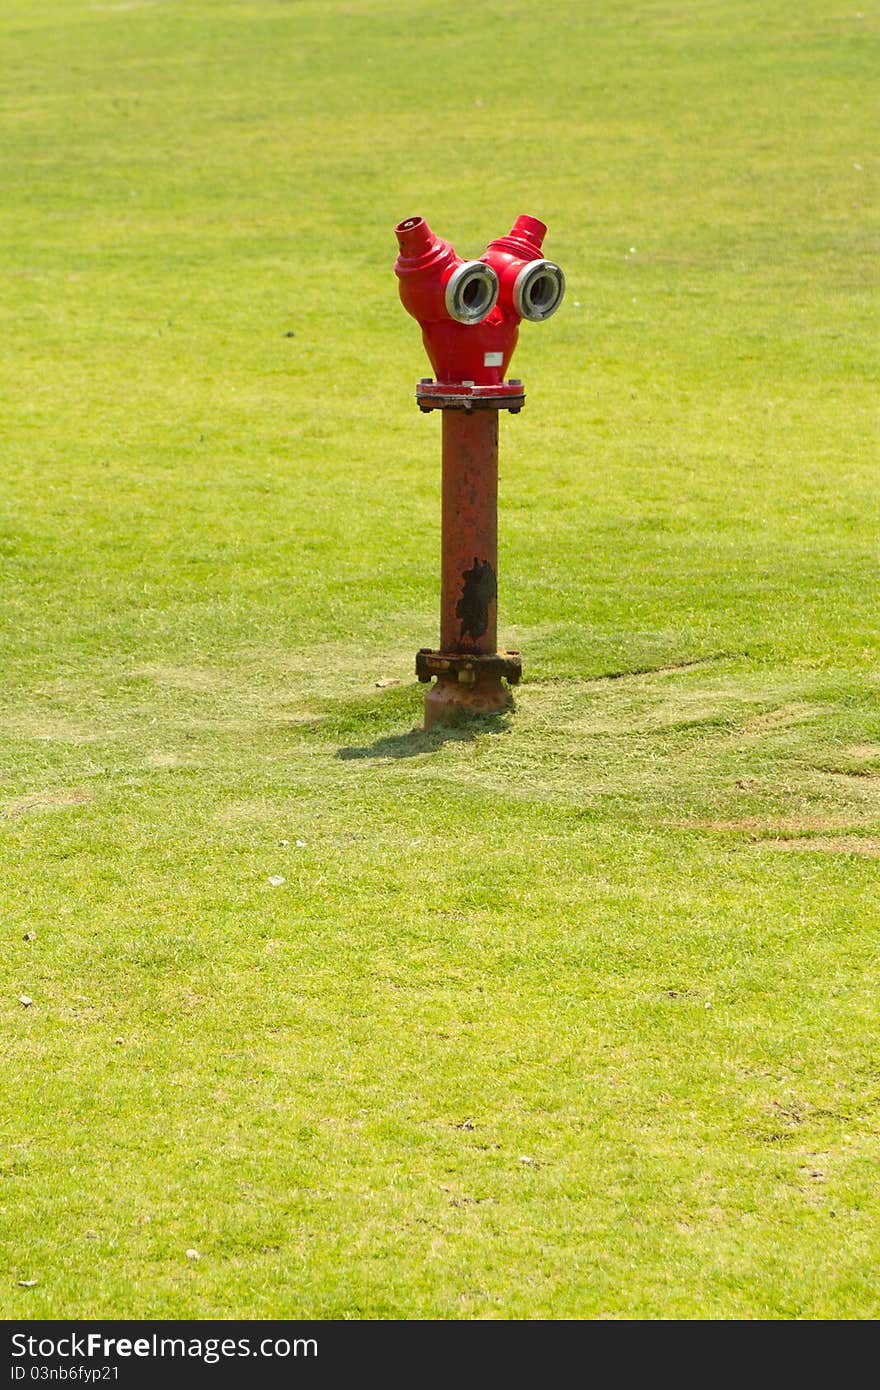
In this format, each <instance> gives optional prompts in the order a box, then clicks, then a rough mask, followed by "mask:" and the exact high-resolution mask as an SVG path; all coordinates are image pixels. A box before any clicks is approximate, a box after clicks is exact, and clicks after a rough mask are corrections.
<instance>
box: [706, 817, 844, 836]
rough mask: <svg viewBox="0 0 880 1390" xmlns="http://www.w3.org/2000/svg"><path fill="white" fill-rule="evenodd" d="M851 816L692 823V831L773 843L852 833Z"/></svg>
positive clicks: (768, 818) (742, 819)
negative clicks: (825, 832)
mask: <svg viewBox="0 0 880 1390" xmlns="http://www.w3.org/2000/svg"><path fill="white" fill-rule="evenodd" d="M852 823H853V817H852V816H851V815H850V816H740V817H739V818H738V819H736V820H697V821H689V822H688V826H689V828H690V829H691V830H721V831H733V832H735V833H736V834H739V835H749V836H751V838H752V839H771V838H779V837H784V836H790V837H796V836H801V835H809V834H811V833H812V832H813V831H817V830H848V829H849V828H850V827H851V826H852Z"/></svg>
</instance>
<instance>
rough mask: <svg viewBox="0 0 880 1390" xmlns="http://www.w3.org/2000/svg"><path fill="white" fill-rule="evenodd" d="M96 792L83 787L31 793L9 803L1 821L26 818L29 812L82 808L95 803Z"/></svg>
mask: <svg viewBox="0 0 880 1390" xmlns="http://www.w3.org/2000/svg"><path fill="white" fill-rule="evenodd" d="M94 797H95V794H94V792H90V791H86V790H85V789H84V788H82V787H69V788H66V789H65V788H62V789H60V790H56V791H46V792H31V794H30V795H29V796H21V797H19V798H18V799H17V800H16V801H7V803H6V805H5V806H4V807H3V809H2V810H0V820H8V819H9V818H10V817H11V816H25V815H27V814H28V812H29V811H62V810H64V808H65V807H67V806H81V805H82V804H83V802H85V801H93V800H94Z"/></svg>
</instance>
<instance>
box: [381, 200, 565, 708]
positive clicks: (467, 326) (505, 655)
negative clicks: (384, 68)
mask: <svg viewBox="0 0 880 1390" xmlns="http://www.w3.org/2000/svg"><path fill="white" fill-rule="evenodd" d="M395 231H396V233H397V240H398V243H399V245H400V254H399V255H398V257H397V261H396V263H395V266H394V270H395V273H396V274H397V276H398V277H399V281H400V298H401V300H402V301H403V305H404V308H405V309H407V310H408V312H409V313H410V314H412V316H413V318H415V319H417V320H418V322H419V323H420V324H421V328H422V339H423V342H424V344H425V350H426V352H427V354H428V357H429V358H430V361H431V365H432V367H433V368H434V372H435V375H436V380H435V379H432V378H430V377H425V378H423V379H422V380H421V381H420V382H419V384H418V387H417V388H416V400H417V402H418V405H419V408H420V409H421V410H423V411H429V410H442V412H443V481H442V495H443V504H442V510H443V515H442V523H441V556H442V559H441V582H440V589H441V598H440V648H439V650H438V651H432V650H431V649H430V648H427V647H423V648H422V650H421V651H420V652H419V653H418V655H417V657H416V675H417V676H418V678H419V680H420V681H424V682H426V683H427V682H429V681H430V680H431V679H432V677H435V678H436V679H435V683H434V685H433V686H432V687H431V689H430V690H429V691H428V693H427V695H426V696H425V728H426V729H429V728H430V727H431V725H432V724H434V723H436V722H438V721H441V720H443V721H449V720H451V719H452V718H454V717H455V716H456V715H457V714H458V713H459V712H461V711H463V710H471V711H473V712H474V713H481V714H483V713H490V712H492V711H496V710H500V709H503V708H504V707H505V705H507V704H508V703H509V700H510V695H509V693H508V691H507V689H506V688H505V686H504V685H503V684H502V680H506V681H507V682H508V683H509V684H510V685H516V684H517V682H518V681H519V679H520V675H521V673H522V665H521V662H520V655H519V652H514V651H501V652H499V651H498V650H497V647H496V643H497V599H498V588H497V574H498V412H499V411H500V410H509V411H510V412H511V414H513V415H515V414H517V413H518V412H519V411H520V410H521V409H522V407H523V404H524V401H525V393H524V391H523V386H522V382H521V381H517V380H516V379H515V378H514V379H513V380H510V381H505V379H504V374H505V372H506V371H507V367H508V365H509V363H510V359H511V357H512V356H513V350H514V348H515V347H516V340H517V337H518V335H519V325H520V321H521V320H522V319H531V320H534V321H541V320H542V319H548V318H549V317H550V315H551V314H553V313H555V312H556V310H557V309H558V308H559V305H560V304H561V302H562V296H563V294H564V293H565V278H564V276H563V274H562V271H561V270H560V268H559V266H558V265H556V263H555V262H554V261H547V260H544V259H543V257H542V256H541V247H542V243H543V240H544V235H545V233H546V231H547V228H546V227H545V225H544V223H543V222H539V221H538V219H537V218H536V217H518V218H517V219H516V221H515V222H514V224H513V227H512V229H511V231H510V234H509V235H508V236H505V237H499V238H498V240H497V241H492V242H490V243H489V246H488V248H487V250H486V253H485V255H484V256H482V257H481V258H480V260H478V261H463V260H462V259H461V257H460V256H458V255H456V253H455V251H454V250H453V248H452V247H451V246H450V244H449V242H448V241H443V240H442V239H441V238H440V237H437V236H435V235H434V233H433V232H432V231H431V229H430V227H429V226H428V224H427V222H426V221H425V220H424V218H422V217H408V218H407V219H406V220H405V221H404V222H400V223H399V224H398V226H397V227H396V228H395Z"/></svg>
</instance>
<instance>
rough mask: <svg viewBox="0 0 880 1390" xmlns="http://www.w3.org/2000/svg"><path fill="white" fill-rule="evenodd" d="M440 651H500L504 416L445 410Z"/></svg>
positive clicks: (483, 652)
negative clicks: (501, 433) (500, 492)
mask: <svg viewBox="0 0 880 1390" xmlns="http://www.w3.org/2000/svg"><path fill="white" fill-rule="evenodd" d="M442 415H443V464H442V467H443V481H442V497H443V501H442V521H441V545H440V549H441V558H440V650H441V651H444V652H475V653H479V654H480V655H481V656H486V655H490V654H491V653H492V652H494V651H495V644H496V637H497V631H498V584H497V574H498V411H497V410H476V411H465V410H444V411H443V412H442Z"/></svg>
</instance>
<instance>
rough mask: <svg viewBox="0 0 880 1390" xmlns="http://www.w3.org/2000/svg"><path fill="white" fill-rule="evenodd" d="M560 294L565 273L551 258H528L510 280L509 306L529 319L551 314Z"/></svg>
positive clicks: (559, 301)
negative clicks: (525, 263)
mask: <svg viewBox="0 0 880 1390" xmlns="http://www.w3.org/2000/svg"><path fill="white" fill-rule="evenodd" d="M564 295H565V276H564V275H563V273H562V271H561V270H560V268H559V266H558V265H557V264H556V262H555V261H531V262H530V263H529V264H528V265H525V266H523V268H522V270H521V271H520V272H519V274H518V275H517V277H516V279H515V280H514V282H513V307H514V308H515V309H516V312H517V313H518V314H519V315H520V316H521V317H522V318H524V319H530V320H531V321H532V323H543V321H544V319H549V317H550V315H551V314H555V313H556V310H557V309H558V308H559V306H560V304H561V303H562V300H563V296H564Z"/></svg>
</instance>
